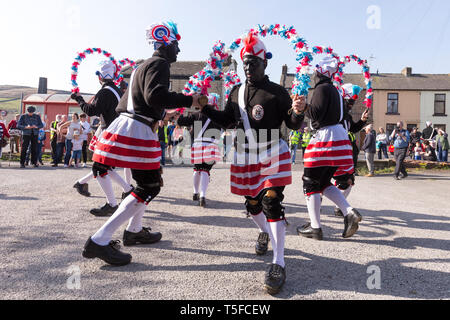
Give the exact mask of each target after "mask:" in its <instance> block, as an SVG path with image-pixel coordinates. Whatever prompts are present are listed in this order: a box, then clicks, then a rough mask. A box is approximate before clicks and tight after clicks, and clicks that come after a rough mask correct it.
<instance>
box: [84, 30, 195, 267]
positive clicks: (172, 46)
mask: <svg viewBox="0 0 450 320" xmlns="http://www.w3.org/2000/svg"><path fill="white" fill-rule="evenodd" d="M147 40H148V41H149V42H150V44H153V45H154V48H155V50H156V51H155V53H154V54H153V57H152V58H150V59H148V60H146V61H145V62H144V63H143V64H142V65H141V66H140V67H139V68H138V69H136V70H135V71H134V72H133V74H132V75H131V79H130V85H129V87H128V90H127V92H126V93H125V95H124V97H123V99H121V101H120V103H119V106H118V107H117V112H118V113H119V114H120V116H119V117H118V118H117V119H116V120H115V121H114V122H113V123H112V124H111V125H110V126H109V127H108V129H106V130H105V131H104V132H103V134H102V136H101V137H100V138H99V140H98V142H97V146H96V149H95V153H94V157H93V160H94V161H95V162H96V163H98V164H99V166H98V167H97V170H99V173H100V174H104V173H106V172H107V170H108V169H109V168H110V167H122V168H130V169H131V171H132V176H133V179H134V180H135V181H136V182H137V187H136V189H135V190H134V191H133V192H132V193H131V195H129V196H128V197H127V198H126V199H125V200H124V201H122V203H121V204H120V206H119V208H118V209H117V211H116V212H115V214H114V215H113V216H112V217H111V218H110V219H109V220H108V222H106V224H104V225H103V227H101V228H100V230H98V231H97V232H96V233H95V234H94V235H93V236H92V237H91V238H89V239H88V241H87V243H86V245H85V247H84V251H83V256H84V257H85V258H88V259H93V258H100V259H102V260H103V261H105V262H107V263H109V264H111V265H118V266H122V265H126V264H129V263H130V262H131V259H132V257H131V255H130V254H127V253H123V252H121V251H120V250H119V248H118V247H117V245H116V244H117V241H111V238H112V236H113V234H114V232H115V231H116V230H117V229H118V228H119V227H120V226H121V225H122V224H124V223H125V222H126V221H129V224H128V227H127V228H126V230H125V232H124V235H123V242H124V245H125V246H132V245H136V244H151V243H155V242H158V241H160V240H161V238H162V235H161V233H151V232H150V230H151V229H150V228H145V227H143V225H142V217H143V216H144V213H145V209H146V206H147V205H148V204H149V203H150V202H151V201H152V200H153V199H154V198H155V197H156V196H157V195H158V194H159V192H160V190H161V184H162V178H161V170H160V168H161V167H160V160H161V147H160V144H159V141H158V140H159V139H158V135H157V134H156V126H157V123H158V121H160V120H163V119H165V118H166V117H167V118H170V117H172V116H173V114H174V113H169V112H167V113H166V112H165V108H167V107H169V106H170V107H171V108H172V107H173V108H179V107H185V108H189V107H191V106H199V96H197V95H196V96H184V95H183V94H178V93H174V92H169V85H170V82H169V78H170V64H171V63H173V62H175V61H176V60H177V55H178V53H179V52H180V49H179V48H178V40H180V36H179V34H178V31H177V27H176V24H174V23H172V22H167V23H160V24H155V25H153V26H151V27H150V28H149V29H148V30H147Z"/></svg>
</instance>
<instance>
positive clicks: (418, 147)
mask: <svg viewBox="0 0 450 320" xmlns="http://www.w3.org/2000/svg"><path fill="white" fill-rule="evenodd" d="M422 154H423V149H422V145H421V144H420V142H419V141H417V142H416V146H415V147H414V160H419V161H420V160H422Z"/></svg>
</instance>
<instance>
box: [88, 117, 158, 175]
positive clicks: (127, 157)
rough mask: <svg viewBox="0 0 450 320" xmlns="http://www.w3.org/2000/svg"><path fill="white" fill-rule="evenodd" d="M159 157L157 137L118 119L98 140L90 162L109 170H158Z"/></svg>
mask: <svg viewBox="0 0 450 320" xmlns="http://www.w3.org/2000/svg"><path fill="white" fill-rule="evenodd" d="M161 155H162V152H161V145H160V143H159V139H158V135H157V134H156V133H155V132H153V131H152V129H151V128H150V127H149V126H148V125H146V124H144V123H142V122H139V121H137V120H134V119H131V118H129V117H125V116H120V117H118V118H117V119H116V120H114V122H113V123H112V124H111V125H110V126H109V127H108V129H106V130H105V131H104V132H103V134H102V135H101V137H100V138H99V139H98V141H97V143H96V148H95V152H94V156H93V158H92V160H93V161H95V162H98V163H102V164H105V165H107V166H111V167H119V168H130V169H137V170H158V169H159V168H160V166H161V165H160V161H161Z"/></svg>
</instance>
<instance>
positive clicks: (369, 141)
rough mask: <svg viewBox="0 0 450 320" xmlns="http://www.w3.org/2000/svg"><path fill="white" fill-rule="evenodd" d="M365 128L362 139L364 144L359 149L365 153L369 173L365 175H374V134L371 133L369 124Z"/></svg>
mask: <svg viewBox="0 0 450 320" xmlns="http://www.w3.org/2000/svg"><path fill="white" fill-rule="evenodd" d="M365 130H366V139H365V140H364V144H363V146H362V148H361V149H362V150H363V151H364V153H365V154H366V162H367V168H368V169H369V174H368V175H366V177H374V176H375V163H374V159H375V153H376V146H375V136H374V135H373V133H372V127H371V126H367V127H366V129H365Z"/></svg>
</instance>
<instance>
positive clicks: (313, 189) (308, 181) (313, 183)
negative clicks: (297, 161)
mask: <svg viewBox="0 0 450 320" xmlns="http://www.w3.org/2000/svg"><path fill="white" fill-rule="evenodd" d="M321 191H322V190H321V186H320V181H319V180H315V179H312V178H309V177H306V176H303V192H304V194H305V195H308V194H312V193H320V192H321Z"/></svg>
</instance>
